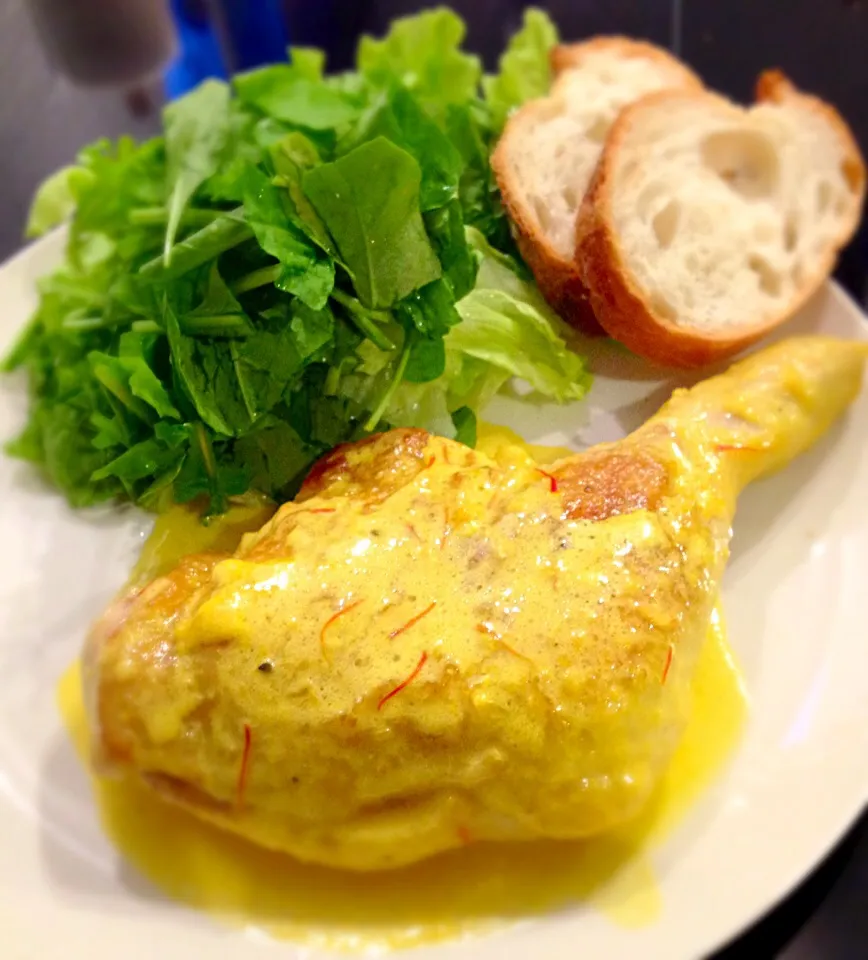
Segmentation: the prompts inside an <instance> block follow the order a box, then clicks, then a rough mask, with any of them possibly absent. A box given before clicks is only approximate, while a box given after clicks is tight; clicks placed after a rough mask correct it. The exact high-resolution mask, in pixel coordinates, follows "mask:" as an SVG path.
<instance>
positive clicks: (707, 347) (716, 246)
mask: <svg viewBox="0 0 868 960" xmlns="http://www.w3.org/2000/svg"><path fill="white" fill-rule="evenodd" d="M757 97H758V102H757V104H755V105H754V106H753V107H750V108H748V109H745V108H742V107H739V106H736V105H735V104H733V103H730V101H728V100H726V99H724V98H723V97H720V96H717V95H715V94H712V93H707V92H702V91H698V92H697V91H672V90H670V91H665V92H662V93H656V94H651V95H649V96H647V97H645V98H643V99H642V100H640V101H638V102H636V103H634V104H632V105H631V106H629V107H627V108H626V109H625V110H624V112H623V113H622V114H621V116H620V117H619V118H618V120H617V121H616V123H615V124H614V126H613V127H612V130H611V132H610V134H609V138H608V140H607V142H606V147H605V149H604V151H603V153H602V156H601V158H600V162H599V164H598V166H597V169H596V172H595V174H594V179H593V183H592V184H591V187H590V189H589V190H588V193H587V194H586V196H585V199H584V202H583V204H582V208H581V211H580V213H579V216H578V219H577V222H576V234H575V237H576V259H577V263H578V264H579V269H580V270H581V272H582V275H583V277H584V279H585V282H586V283H587V285H588V288H589V292H590V297H591V303H592V305H593V308H594V312H595V314H596V316H597V319H598V320H599V322H600V323H601V324H602V325H603V327H604V328H605V329H606V330H607V331H608V333H609V334H611V335H612V336H613V337H616V338H617V339H618V340H620V341H621V342H622V343H623V344H625V345H626V346H627V347H628V348H630V349H631V350H632V351H634V352H635V353H637V354H639V355H641V356H643V357H645V358H646V359H648V360H651V361H654V362H656V363H660V364H665V365H667V366H679V367H690V366H699V365H702V364H705V363H709V362H712V361H715V360H721V359H724V358H726V357H728V356H731V355H733V354H735V353H738V352H739V351H740V350H742V349H743V348H745V347H747V346H748V345H750V344H751V343H753V342H754V341H756V340H758V339H759V338H760V337H762V336H763V335H764V334H766V333H767V332H768V331H770V330H771V329H772V328H773V327H775V326H777V325H778V324H780V323H783V322H784V321H785V320H786V319H787V318H789V317H791V316H792V315H793V314H794V313H795V312H796V311H797V310H798V309H799V307H800V306H801V305H802V304H803V303H804V302H805V300H807V299H808V297H810V295H811V294H812V293H813V292H814V291H815V290H816V289H817V288H818V287H819V286H820V285H821V284H822V282H823V281H824V280H825V279H826V277H828V275H829V274H830V272H831V271H832V269H833V267H834V264H835V259H836V256H837V253H838V251H839V250H840V248H841V247H842V246H844V244H846V243H847V241H848V240H849V239H850V237H851V236H852V235H853V233H854V231H855V230H856V227H857V225H858V222H859V218H860V215H861V211H862V204H863V200H864V196H865V163H864V161H863V159H862V157H861V155H860V153H859V148H858V146H857V145H856V141H855V140H854V138H853V135H852V134H851V132H850V130H849V128H848V127H847V125H846V123H845V122H844V120H843V119H842V118H841V116H840V115H839V114H838V113H837V111H835V110H834V109H833V108H832V107H831V106H829V105H828V104H826V103H823V102H822V101H821V100H818V99H817V98H815V97H812V96H808V95H807V94H804V93H800V92H799V91H798V90H796V88H795V87H794V86H793V85H792V84H791V83H790V82H789V81H788V80H787V79H786V78H785V77H784V76H783V75H782V74H781V73H779V72H777V71H770V72H768V73H764V74H763V75H762V76H761V77H760V79H759V82H758V85H757Z"/></svg>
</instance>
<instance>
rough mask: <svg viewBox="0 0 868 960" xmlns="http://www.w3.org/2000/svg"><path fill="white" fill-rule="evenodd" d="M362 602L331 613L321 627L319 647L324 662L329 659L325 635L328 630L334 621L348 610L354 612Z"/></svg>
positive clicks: (358, 601) (359, 601) (355, 601)
mask: <svg viewBox="0 0 868 960" xmlns="http://www.w3.org/2000/svg"><path fill="white" fill-rule="evenodd" d="M363 601H364V598H362V599H360V600H354V601H353V602H352V603H349V604H347V605H346V606H345V607H341V609H340V610H338V612H337V613H333V614H332V615H331V616H330V617H329V618H328V620H326V622H325V623H324V624H323V625H322V629H321V630H320V632H319V645H320V647H321V648H322V655H323V656H324V657H325V659H326V660H328V659H329V654H328V648H327V647H326V642H325V635H326V631H327V630H328V628H329V627H330V626H331V625H332V624H333V623H334V622H335V620H338V619H340V618H341V617H342V616H343V615H344V614H345V613H349V612H350V610H355V609H356V607H357V606H358V605H359V604H360V603H362V602H363Z"/></svg>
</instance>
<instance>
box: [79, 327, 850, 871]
mask: <svg viewBox="0 0 868 960" xmlns="http://www.w3.org/2000/svg"><path fill="white" fill-rule="evenodd" d="M863 358H864V352H863V350H862V348H860V347H857V346H855V345H851V344H847V343H843V342H840V341H834V340H826V339H823V338H806V339H804V340H793V341H788V342H786V343H783V344H780V345H778V346H776V347H772V348H769V349H768V350H766V351H764V352H762V353H760V354H757V355H756V356H754V357H752V358H750V359H748V360H746V361H743V362H742V363H741V364H738V365H736V366H735V367H734V368H733V369H732V370H731V371H729V372H728V373H727V374H724V375H722V376H720V377H716V378H714V379H712V380H709V381H706V382H704V383H702V384H699V385H698V386H697V387H695V388H694V389H693V390H690V391H680V392H677V393H676V394H675V395H674V396H673V398H672V399H671V400H670V401H669V403H667V404H666V405H665V406H664V407H663V409H662V410H661V411H660V412H659V413H658V414H657V415H656V416H655V417H654V418H652V419H651V420H650V421H649V422H648V423H647V424H645V426H644V427H642V428H640V430H638V431H637V432H636V433H634V434H632V435H631V436H630V437H627V438H626V439H625V440H623V441H621V442H620V443H616V444H606V445H602V446H600V447H596V448H594V449H592V450H590V451H587V452H586V453H583V454H581V455H577V456H574V457H569V458H566V459H564V460H562V461H559V462H558V463H555V464H553V465H552V466H551V467H549V468H546V469H543V468H541V467H539V466H537V465H536V464H535V463H534V462H533V461H532V460H531V459H530V458H529V457H527V456H526V455H524V454H523V453H522V452H521V451H517V450H516V451H513V452H512V453H507V454H505V455H504V457H503V458H502V459H500V460H498V461H497V462H495V461H493V460H491V459H489V458H488V457H486V456H484V455H482V454H480V453H477V452H475V451H473V450H470V449H468V448H467V447H464V446H462V445H461V444H458V443H455V442H453V441H450V440H444V439H442V438H438V437H433V436H430V435H428V434H426V433H425V432H423V431H421V430H393V431H391V432H389V433H386V434H381V435H379V436H375V437H371V438H369V439H368V440H365V441H364V442H362V443H358V444H353V445H349V446H345V447H339V448H337V449H335V450H334V451H332V452H331V453H330V454H329V455H327V456H326V457H325V458H323V460H321V461H320V462H319V463H318V464H317V465H316V466H315V467H314V469H313V470H312V471H311V474H310V476H309V477H308V479H307V481H306V482H305V484H304V486H303V488H302V490H301V492H300V494H299V496H298V498H297V500H296V501H295V502H293V503H289V504H285V505H284V506H283V507H281V509H280V510H279V511H278V512H277V513H276V514H275V516H274V517H273V519H272V520H270V521H269V522H268V523H266V524H265V526H264V527H263V528H262V529H261V530H260V531H259V532H258V533H256V534H252V535H249V536H247V537H246V538H245V539H244V540H243V542H242V545H241V547H240V548H239V550H237V551H236V553H235V554H234V555H232V556H231V557H230V556H216V557H198V558H195V557H194V558H188V559H187V560H186V561H184V562H182V563H181V564H179V566H178V567H177V568H176V569H175V570H174V571H172V572H171V573H169V574H168V575H167V576H164V577H159V578H157V579H156V580H155V581H153V582H152V583H151V584H149V585H148V586H146V587H145V588H144V589H143V590H137V591H134V592H133V593H132V594H130V595H127V596H126V597H124V598H122V599H121V600H119V601H118V602H117V603H116V604H115V605H114V606H113V607H112V608H111V609H110V610H109V611H108V612H107V614H106V616H105V617H104V618H103V620H102V621H101V623H100V624H98V625H97V627H96V628H95V630H94V632H93V635H92V638H91V641H90V643H89V646H88V650H87V655H86V664H85V665H86V676H87V683H88V686H89V691H90V695H91V697H92V708H93V717H94V726H95V730H96V738H97V746H98V748H99V750H100V751H101V753H102V755H103V758H104V759H105V760H106V761H108V762H109V763H111V764H112V765H114V766H115V767H120V768H122V769H126V770H128V771H133V772H136V773H138V774H139V775H142V776H144V777H145V779H146V780H147V781H148V782H150V783H151V784H152V785H154V786H155V787H156V788H157V789H159V790H160V791H161V792H162V793H164V794H165V795H167V796H169V797H170V798H172V799H173V800H175V801H177V802H180V803H182V804H184V805H185V806H188V807H189V808H190V809H192V810H194V811H195V812H197V813H198V814H199V815H201V816H204V817H207V818H209V819H211V820H214V821H215V822H217V823H219V824H220V825H222V826H224V827H227V828H229V829H232V830H235V831H237V832H239V833H241V834H243V835H245V836H247V837H249V838H251V839H253V840H255V841H257V842H259V843H262V844H265V845H268V846H271V847H274V848H277V849H282V850H286V851H288V852H290V853H293V854H294V855H296V856H298V857H301V858H303V859H308V860H314V861H318V862H322V863H327V864H331V865H335V866H344V867H350V868H354V869H377V868H382V867H388V866H394V865H397V864H400V863H406V862H410V861H412V860H417V859H420V858H422V857H425V856H428V855H431V854H433V853H436V852H437V851H439V850H444V849H448V848H449V847H452V846H458V845H460V844H462V843H467V842H470V841H473V840H478V839H497V840H504V839H526V838H531V837H539V836H547V837H582V836H588V835H591V834H594V833H598V832H600V831H602V830H606V829H608V828H611V827H612V826H614V825H616V824H618V823H621V822H623V821H624V820H625V819H627V818H629V817H631V816H633V815H635V814H636V813H637V812H638V811H639V810H640V809H641V808H642V806H643V805H644V804H645V803H646V802H647V800H648V798H649V796H650V795H651V792H652V791H653V788H654V786H655V784H656V783H657V782H658V781H659V778H660V776H661V773H662V771H663V770H664V769H665V766H666V763H667V762H668V759H669V757H670V756H671V754H672V752H673V750H674V749H675V746H676V744H677V742H678V739H679V737H680V734H681V732H682V730H683V727H684V724H685V721H686V717H687V714H688V710H689V705H690V681H691V676H692V673H693V669H694V666H695V663H696V660H697V657H698V654H699V651H700V648H701V646H702V643H703V640H704V637H705V635H706V630H707V626H708V622H709V616H710V612H711V610H712V607H713V604H714V602H715V600H716V598H717V591H718V587H719V583H720V578H721V575H722V572H723V567H724V564H725V561H726V558H727V555H728V544H729V538H730V532H731V531H730V523H731V519H732V515H733V511H734V508H735V500H736V497H737V494H738V492H739V491H740V490H741V488H742V487H743V486H744V485H745V484H746V483H747V482H749V481H750V480H752V479H754V478H755V477H758V476H760V475H762V474H764V473H767V472H769V471H770V470H774V469H776V468H778V467H780V466H783V465H784V464H785V463H787V462H788V461H789V460H790V459H791V458H792V457H793V456H795V455H796V454H797V453H799V452H800V451H801V450H803V449H805V448H806V447H807V446H809V445H810V444H811V443H812V442H813V441H814V440H816V439H817V437H819V436H820V435H821V434H822V433H823V432H824V431H825V430H826V429H827V428H828V426H829V425H830V424H831V423H832V422H833V420H834V419H835V418H836V417H838V416H839V415H840V414H841V413H842V412H843V410H844V409H845V408H846V406H847V404H848V403H849V402H850V401H851V400H852V399H853V397H854V396H855V395H856V393H857V392H858V389H859V386H860V382H861V374H862V366H863Z"/></svg>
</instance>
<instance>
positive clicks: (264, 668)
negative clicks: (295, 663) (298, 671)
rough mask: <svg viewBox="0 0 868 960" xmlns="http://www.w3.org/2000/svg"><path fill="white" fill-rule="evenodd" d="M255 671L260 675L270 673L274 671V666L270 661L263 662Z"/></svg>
mask: <svg viewBox="0 0 868 960" xmlns="http://www.w3.org/2000/svg"><path fill="white" fill-rule="evenodd" d="M256 669H257V670H258V671H259V672H260V673H271V671H272V670H273V669H274V664H273V663H272V662H271V661H270V660H263V662H262V663H260V664H259V666H258V667H257V668H256Z"/></svg>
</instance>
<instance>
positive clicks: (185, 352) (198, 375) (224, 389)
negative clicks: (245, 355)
mask: <svg viewBox="0 0 868 960" xmlns="http://www.w3.org/2000/svg"><path fill="white" fill-rule="evenodd" d="M165 316H166V333H167V334H168V338H169V346H170V347H171V350H172V367H173V370H174V371H175V373H176V374H177V376H178V379H179V381H180V383H181V384H182V385H183V389H184V391H185V392H186V394H187V397H188V398H189V400H190V402H191V403H192V404H193V406H194V407H195V409H196V412H197V413H198V414H199V416H200V417H201V418H202V420H203V421H204V422H205V423H206V424H208V426H209V427H210V428H211V429H212V430H213V431H214V432H215V433H218V434H222V435H223V436H226V437H235V436H238V435H239V434H242V433H244V432H245V431H246V430H248V429H249V428H250V426H251V423H252V418H251V416H250V413H249V411H248V409H247V405H246V403H245V401H244V394H243V391H242V389H241V385H240V383H239V382H238V375H237V373H236V370H235V364H234V363H233V360H232V352H231V348H230V344H229V342H228V341H225V340H216V341H210V342H209V341H206V340H199V339H197V338H195V337H188V336H186V335H185V334H183V333H182V332H181V327H180V325H179V323H178V319H177V317H176V316H175V314H174V312H173V311H172V310H171V308H170V307H169V306H168V305H166V310H165Z"/></svg>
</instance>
